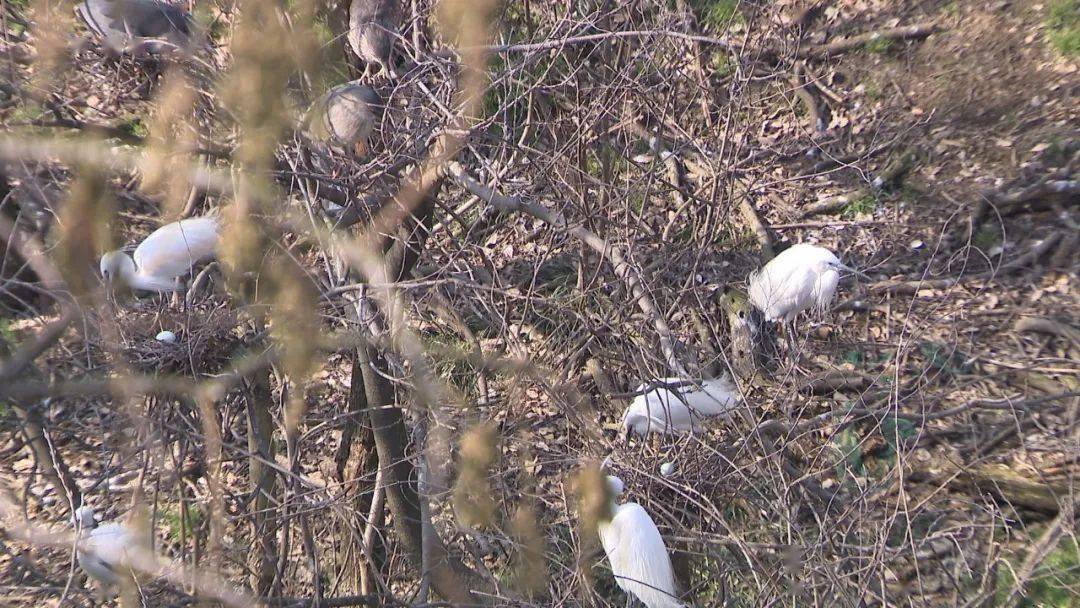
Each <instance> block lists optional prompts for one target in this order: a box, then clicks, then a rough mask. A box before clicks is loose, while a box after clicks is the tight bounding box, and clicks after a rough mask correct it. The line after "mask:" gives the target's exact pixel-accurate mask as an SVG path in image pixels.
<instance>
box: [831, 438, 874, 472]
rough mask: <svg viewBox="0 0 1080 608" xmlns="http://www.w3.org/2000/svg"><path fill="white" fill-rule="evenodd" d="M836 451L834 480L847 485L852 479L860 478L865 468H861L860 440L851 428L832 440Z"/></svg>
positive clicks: (861, 452)
mask: <svg viewBox="0 0 1080 608" xmlns="http://www.w3.org/2000/svg"><path fill="white" fill-rule="evenodd" d="M833 444H834V447H835V448H836V450H837V461H836V478H837V479H839V480H840V481H841V483H845V484H846V483H849V482H850V481H851V478H852V477H861V476H862V475H863V474H864V473H865V472H866V468H865V467H864V466H863V451H862V439H861V438H860V437H859V434H858V433H857V432H856V431H855V429H853V428H852V427H848V428H846V429H844V430H842V431H840V433H839V434H838V435H837V436H836V438H835V439H833Z"/></svg>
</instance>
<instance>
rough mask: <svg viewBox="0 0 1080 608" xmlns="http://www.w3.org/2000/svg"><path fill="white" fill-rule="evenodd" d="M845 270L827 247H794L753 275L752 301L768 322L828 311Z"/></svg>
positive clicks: (751, 276)
mask: <svg viewBox="0 0 1080 608" xmlns="http://www.w3.org/2000/svg"><path fill="white" fill-rule="evenodd" d="M845 268H846V266H844V265H843V264H841V263H840V260H839V259H838V258H837V257H836V256H835V255H834V254H833V252H831V251H829V250H828V249H825V248H824V247H818V246H817V245H811V244H809V243H799V244H797V245H793V246H791V247H790V248H788V249H785V250H784V251H783V252H781V253H780V255H778V256H776V257H775V258H773V259H772V260H770V261H769V263H768V264H766V265H765V267H764V268H762V269H761V270H759V271H757V272H755V273H753V274H751V275H750V290H749V292H750V293H749V295H750V301H751V302H753V304H754V306H756V307H757V308H758V310H760V311H762V312H763V313H765V319H766V320H769V321H776V320H783V321H787V322H791V321H793V320H794V319H795V316H796V315H798V314H799V313H800V312H802V311H804V310H807V309H810V308H817V309H819V310H824V309H825V308H828V306H829V304H830V303H831V302H832V300H833V297H834V296H835V295H836V286H837V285H838V284H839V283H840V270H841V269H845Z"/></svg>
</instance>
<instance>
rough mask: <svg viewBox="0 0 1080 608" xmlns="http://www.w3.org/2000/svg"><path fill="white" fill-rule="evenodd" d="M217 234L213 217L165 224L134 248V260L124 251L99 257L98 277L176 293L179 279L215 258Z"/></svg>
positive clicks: (134, 287) (144, 288)
mask: <svg viewBox="0 0 1080 608" xmlns="http://www.w3.org/2000/svg"><path fill="white" fill-rule="evenodd" d="M218 230H219V224H218V218H217V217H216V216H213V215H210V216H206V217H196V218H189V219H186V220H180V221H179V222H173V223H171V224H166V225H164V226H162V227H161V228H158V229H157V230H155V231H154V232H153V233H151V234H150V236H148V237H146V240H144V241H143V242H142V243H141V244H140V245H139V246H138V247H136V248H135V254H134V259H132V256H129V255H128V254H126V253H124V252H123V251H110V252H109V253H106V254H105V255H103V256H101V276H102V277H103V278H104V279H105V280H106V281H107V282H113V281H117V280H119V281H123V282H124V283H126V284H127V285H128V286H129V287H131V288H133V289H143V290H146V291H157V292H163V291H175V290H176V279H177V278H178V277H180V276H182V275H184V274H187V273H188V272H190V271H191V268H192V267H193V266H195V265H196V264H198V263H200V262H204V261H206V260H209V259H211V258H213V257H214V255H215V253H216V251H217V245H218Z"/></svg>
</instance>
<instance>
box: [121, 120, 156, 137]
mask: <svg viewBox="0 0 1080 608" xmlns="http://www.w3.org/2000/svg"><path fill="white" fill-rule="evenodd" d="M120 129H121V130H123V131H124V132H125V133H127V134H128V135H131V136H134V137H146V136H147V135H150V129H149V127H147V126H146V123H145V122H143V119H142V117H140V116H134V117H132V118H129V119H127V120H125V121H124V122H123V123H121V125H120Z"/></svg>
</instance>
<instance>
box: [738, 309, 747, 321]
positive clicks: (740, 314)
mask: <svg viewBox="0 0 1080 608" xmlns="http://www.w3.org/2000/svg"><path fill="white" fill-rule="evenodd" d="M739 318H740V319H745V318H746V311H745V310H740V311H739Z"/></svg>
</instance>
